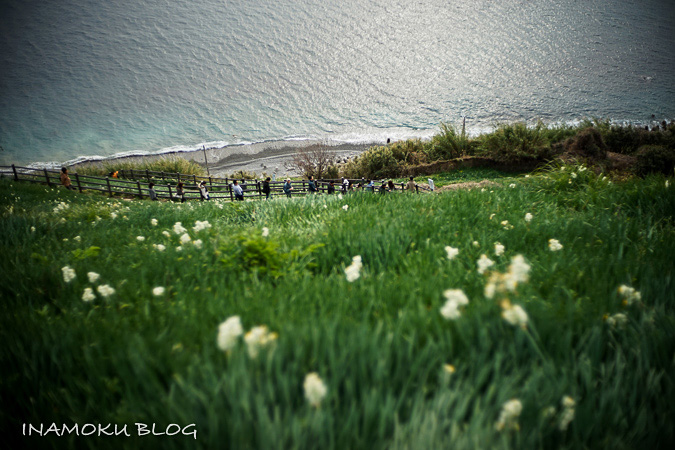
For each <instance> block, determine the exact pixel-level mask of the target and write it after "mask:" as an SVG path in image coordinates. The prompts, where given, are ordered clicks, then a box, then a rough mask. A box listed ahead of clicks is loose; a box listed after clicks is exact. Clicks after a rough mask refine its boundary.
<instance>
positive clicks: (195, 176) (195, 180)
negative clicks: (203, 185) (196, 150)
mask: <svg viewBox="0 0 675 450" xmlns="http://www.w3.org/2000/svg"><path fill="white" fill-rule="evenodd" d="M192 181H194V183H195V184H197V175H194V174H193V175H192Z"/></svg>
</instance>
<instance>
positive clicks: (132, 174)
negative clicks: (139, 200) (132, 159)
mask: <svg viewBox="0 0 675 450" xmlns="http://www.w3.org/2000/svg"><path fill="white" fill-rule="evenodd" d="M129 170H130V171H131V179H132V180H135V179H136V177H135V176H134V169H129Z"/></svg>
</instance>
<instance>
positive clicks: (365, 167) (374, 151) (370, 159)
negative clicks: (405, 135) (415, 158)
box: [342, 146, 403, 179]
mask: <svg viewBox="0 0 675 450" xmlns="http://www.w3.org/2000/svg"><path fill="white" fill-rule="evenodd" d="M402 167H403V163H402V162H399V161H397V160H396V158H395V157H394V152H393V151H392V149H391V148H390V147H388V146H387V147H371V148H369V149H368V150H366V151H365V152H363V153H362V154H360V155H359V156H357V157H355V158H354V159H352V160H351V161H349V162H347V163H346V164H345V165H344V166H343V167H342V173H343V175H344V176H345V177H348V178H361V177H363V178H373V179H382V178H391V177H395V176H397V175H398V174H399V173H400V171H401V169H402Z"/></svg>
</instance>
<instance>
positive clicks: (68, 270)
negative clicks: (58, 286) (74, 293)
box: [61, 266, 77, 283]
mask: <svg viewBox="0 0 675 450" xmlns="http://www.w3.org/2000/svg"><path fill="white" fill-rule="evenodd" d="M61 272H63V281H65V282H66V283H70V282H71V281H73V279H74V278H75V277H76V276H77V275H76V274H75V269H73V268H72V267H70V266H64V267H61Z"/></svg>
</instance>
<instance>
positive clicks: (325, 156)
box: [293, 144, 336, 179]
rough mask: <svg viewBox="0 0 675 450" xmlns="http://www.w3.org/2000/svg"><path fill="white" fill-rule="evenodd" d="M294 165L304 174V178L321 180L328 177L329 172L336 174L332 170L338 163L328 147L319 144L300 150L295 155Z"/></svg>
mask: <svg viewBox="0 0 675 450" xmlns="http://www.w3.org/2000/svg"><path fill="white" fill-rule="evenodd" d="M293 164H294V165H295V166H296V167H297V168H298V169H299V170H300V172H302V174H303V176H304V177H306V178H309V176H313V177H314V178H316V179H321V178H324V177H325V176H327V174H328V173H329V172H334V170H331V169H332V168H333V167H335V164H336V161H335V157H334V156H333V154H332V153H331V151H330V150H329V149H328V146H326V145H322V144H318V145H312V146H310V147H308V148H306V149H301V150H298V151H297V152H296V153H295V155H293Z"/></svg>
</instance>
